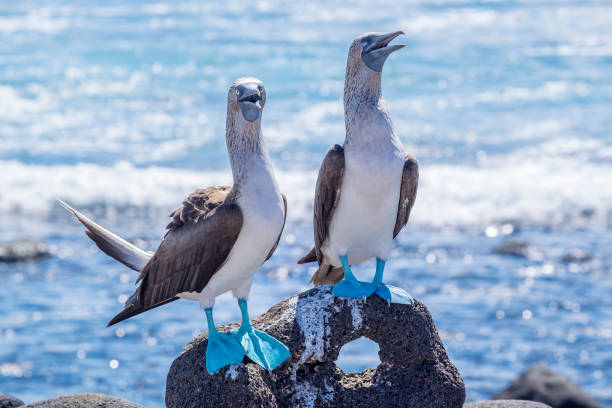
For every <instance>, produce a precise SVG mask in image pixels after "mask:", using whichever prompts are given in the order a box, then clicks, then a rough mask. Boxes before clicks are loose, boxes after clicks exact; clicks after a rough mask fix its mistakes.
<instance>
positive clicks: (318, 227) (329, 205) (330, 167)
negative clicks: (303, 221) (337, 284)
mask: <svg viewBox="0 0 612 408" xmlns="http://www.w3.org/2000/svg"><path fill="white" fill-rule="evenodd" d="M343 174H344V148H343V147H342V146H340V145H334V146H333V147H332V148H331V149H329V151H328V152H327V155H326V156H325V159H323V164H321V169H320V170H319V177H318V178H317V186H316V189H315V201H314V239H315V247H314V251H315V253H314V254H313V253H312V250H311V251H310V252H309V253H308V254H306V255H305V256H304V257H303V258H302V259H300V260H299V261H298V263H306V262H314V261H318V262H319V264H320V263H321V262H322V261H323V254H322V253H321V246H322V245H323V242H325V239H326V238H327V234H328V233H329V223H330V221H331V218H332V215H333V213H334V210H335V209H336V206H337V205H338V201H339V199H340V186H341V184H342V176H343ZM313 255H316V256H313Z"/></svg>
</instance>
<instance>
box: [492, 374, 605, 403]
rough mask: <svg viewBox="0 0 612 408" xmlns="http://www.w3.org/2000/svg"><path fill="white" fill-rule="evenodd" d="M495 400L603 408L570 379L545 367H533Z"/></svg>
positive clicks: (495, 397)
mask: <svg viewBox="0 0 612 408" xmlns="http://www.w3.org/2000/svg"><path fill="white" fill-rule="evenodd" d="M493 399H523V400H530V401H539V402H543V403H545V404H548V405H550V406H551V407H552V408H567V407H572V408H601V405H599V403H598V402H597V401H595V400H594V399H593V398H591V397H590V396H588V395H587V394H586V393H585V392H584V391H582V390H581V389H580V388H578V387H577V386H576V385H574V384H573V383H572V382H571V381H570V380H569V379H567V378H565V377H563V376H561V375H559V374H555V373H553V372H552V371H550V370H549V369H547V368H544V367H532V368H530V369H529V370H528V371H526V372H524V373H523V374H521V376H520V377H519V378H517V379H516V380H514V382H513V383H512V384H510V386H509V387H508V388H506V389H505V390H503V391H501V392H500V393H498V394H497V395H495V396H494V397H493Z"/></svg>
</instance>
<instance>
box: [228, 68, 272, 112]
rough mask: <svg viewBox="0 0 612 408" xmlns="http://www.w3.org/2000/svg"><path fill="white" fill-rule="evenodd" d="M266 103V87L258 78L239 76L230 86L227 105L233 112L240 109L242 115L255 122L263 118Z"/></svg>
mask: <svg viewBox="0 0 612 408" xmlns="http://www.w3.org/2000/svg"><path fill="white" fill-rule="evenodd" d="M265 104H266V89H265V88H264V85H263V82H261V81H260V80H259V79H257V78H239V79H237V80H235V81H234V83H233V84H232V86H230V89H229V92H228V94H227V107H228V110H229V111H230V112H231V113H237V112H238V111H240V115H239V116H240V117H241V118H242V119H244V120H246V121H247V122H250V123H253V122H255V121H257V120H259V119H261V112H262V111H263V107H264V105H265Z"/></svg>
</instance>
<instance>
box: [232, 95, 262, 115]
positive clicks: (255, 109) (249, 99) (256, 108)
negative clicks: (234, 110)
mask: <svg viewBox="0 0 612 408" xmlns="http://www.w3.org/2000/svg"><path fill="white" fill-rule="evenodd" d="M241 91H242V92H241V95H240V97H239V98H238V106H239V107H240V110H241V111H242V116H243V117H244V118H245V119H246V120H248V121H249V122H255V121H256V120H257V119H258V118H259V115H260V112H261V109H262V106H261V101H262V95H261V92H259V90H258V89H257V88H256V87H253V88H250V87H249V88H243V89H242V90H241Z"/></svg>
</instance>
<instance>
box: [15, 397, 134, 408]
mask: <svg viewBox="0 0 612 408" xmlns="http://www.w3.org/2000/svg"><path fill="white" fill-rule="evenodd" d="M24 408H144V407H143V406H142V405H138V404H134V403H133V402H129V401H126V400H124V399H121V398H117V397H111V396H110V395H104V394H73V395H64V396H62V397H57V398H51V399H48V400H44V401H39V402H35V403H34V404H30V405H27V406H26V407H24Z"/></svg>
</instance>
